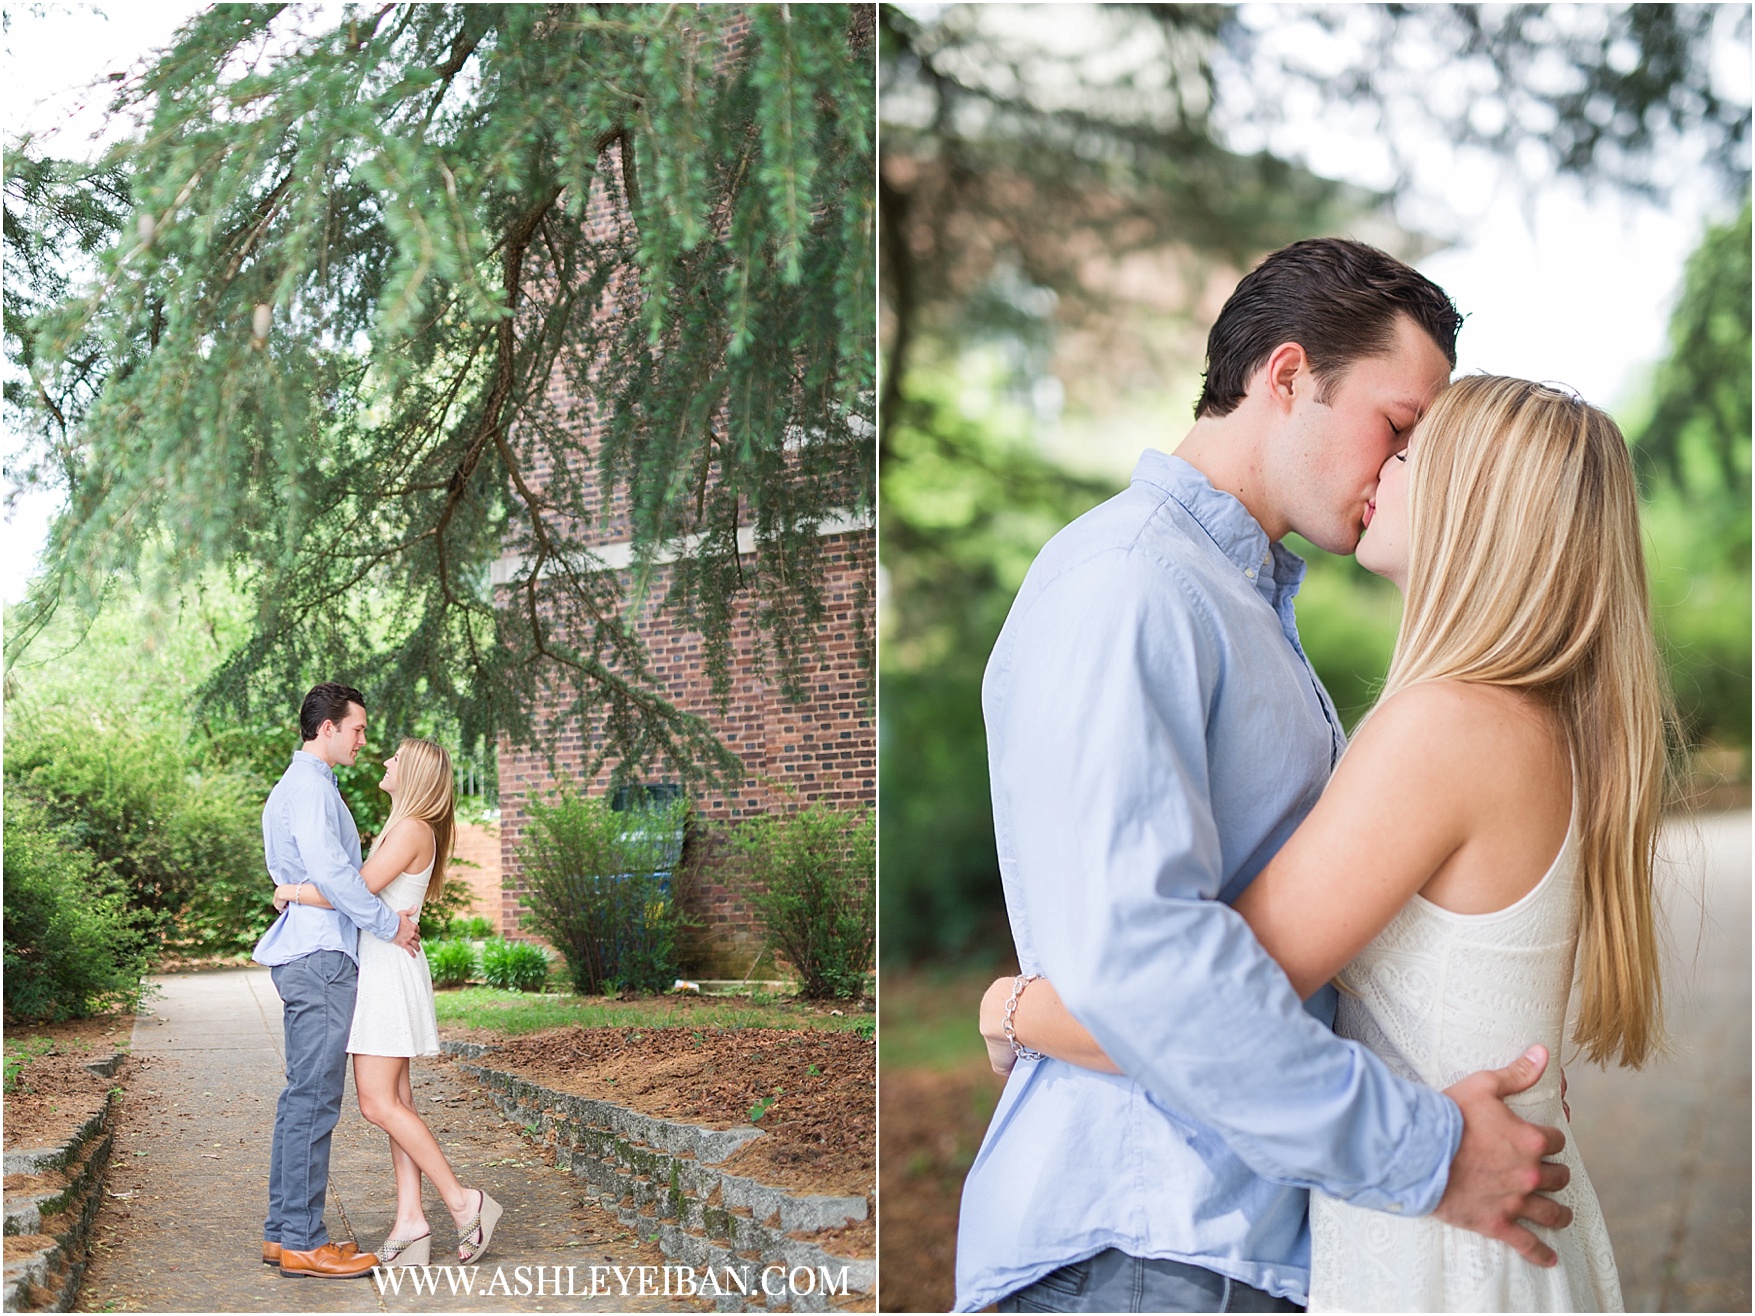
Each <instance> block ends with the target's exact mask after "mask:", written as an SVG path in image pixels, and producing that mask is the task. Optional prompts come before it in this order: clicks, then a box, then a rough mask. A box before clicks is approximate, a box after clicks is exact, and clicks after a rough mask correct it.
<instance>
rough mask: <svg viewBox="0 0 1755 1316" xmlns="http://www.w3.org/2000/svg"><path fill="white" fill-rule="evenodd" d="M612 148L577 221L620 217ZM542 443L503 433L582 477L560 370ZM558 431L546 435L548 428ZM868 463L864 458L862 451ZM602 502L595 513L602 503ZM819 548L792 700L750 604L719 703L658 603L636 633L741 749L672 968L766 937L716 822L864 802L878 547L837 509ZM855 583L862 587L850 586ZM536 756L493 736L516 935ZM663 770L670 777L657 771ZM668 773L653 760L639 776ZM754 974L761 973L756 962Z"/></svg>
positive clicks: (702, 967)
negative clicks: (799, 678)
mask: <svg viewBox="0 0 1755 1316" xmlns="http://www.w3.org/2000/svg"><path fill="white" fill-rule="evenodd" d="M617 150H619V148H618V147H611V148H610V150H609V151H608V152H607V153H606V155H605V158H604V160H603V161H602V167H601V168H600V171H599V179H600V181H599V184H598V186H597V188H596V190H594V192H593V195H592V197H591V199H590V203H589V205H588V208H587V217H588V221H589V222H591V223H592V224H594V225H601V226H604V227H605V228H606V229H607V228H611V227H613V226H616V225H621V224H625V223H626V222H627V220H626V212H625V208H624V207H623V206H622V203H621V198H620V193H619V190H618V189H619V183H618V181H617V180H618V179H619V176H620V169H619V161H618V160H616V158H615V154H616V152H617ZM547 407H548V415H547V416H545V418H544V424H543V426H542V429H543V431H544V432H545V433H546V434H547V435H548V436H550V437H549V438H548V439H547V440H546V446H545V441H544V440H541V439H537V438H535V437H533V431H530V430H526V431H524V432H522V433H521V432H520V431H519V430H518V429H517V428H516V427H515V428H514V432H513V436H512V437H513V440H514V442H515V443H517V444H519V446H520V447H521V449H522V451H523V453H524V456H525V461H526V463H527V465H526V470H528V471H529V472H530V473H531V475H532V476H533V478H535V479H537V480H544V481H546V480H547V479H548V478H550V477H552V475H553V473H554V472H555V470H556V469H557V467H556V464H557V463H558V462H560V463H565V464H566V467H567V469H568V470H569V471H570V472H572V473H574V474H575V475H578V476H580V477H581V478H583V479H591V478H592V475H591V474H588V473H591V472H594V471H595V462H594V457H595V454H596V452H597V449H598V443H599V439H600V435H601V432H602V431H601V424H600V421H599V420H598V418H597V417H596V416H595V415H594V413H593V408H592V405H591V403H590V402H589V401H588V400H584V399H580V398H578V397H576V396H575V395H574V394H573V393H572V392H571V391H570V390H569V389H568V388H567V386H566V384H565V383H564V381H563V380H561V379H560V378H558V377H557V378H556V379H555V380H554V381H552V382H551V384H550V387H549V389H548V393H547ZM557 434H558V435H562V436H564V437H563V438H562V439H561V440H560V441H558V442H557V441H556V440H555V438H554V437H553V436H555V435H557ZM874 462H875V456H874ZM586 501H587V504H588V512H589V519H590V523H591V525H592V529H591V530H590V531H589V532H588V533H587V534H586V536H585V537H586V539H587V542H588V544H589V546H590V548H591V551H592V553H593V554H594V556H595V557H596V558H597V559H598V561H599V562H601V563H603V564H605V566H606V567H607V568H608V569H610V570H613V571H615V572H616V575H617V578H618V581H619V584H620V586H621V591H622V595H623V598H624V600H625V601H627V600H628V596H629V593H630V586H631V584H632V576H633V572H632V570H631V565H630V564H631V560H632V553H631V548H630V545H629V542H628V540H629V531H628V525H627V520H626V517H625V515H624V514H623V512H622V510H621V509H620V508H618V507H616V506H615V505H613V504H611V505H610V506H609V507H608V508H607V509H605V507H604V505H603V503H602V502H601V498H600V495H599V496H596V497H592V496H589V494H588V497H587V500H586ZM606 510H607V515H605V514H604V513H605V511H606ZM819 533H820V534H821V536H822V546H823V550H824V554H823V556H824V562H825V567H826V570H825V575H824V581H823V590H822V598H823V603H824V608H825V612H826V619H825V620H824V622H823V623H822V624H821V625H819V627H818V628H817V635H818V640H819V643H820V648H819V651H818V652H817V653H816V654H815V655H814V656H813V657H812V658H811V659H810V660H809V661H808V662H807V664H806V666H805V673H804V675H805V680H804V682H803V684H804V686H805V696H806V697H805V699H804V700H803V701H802V702H798V703H794V702H792V701H791V700H789V699H788V698H787V697H786V696H785V695H784V694H783V693H781V691H780V690H779V689H778V688H777V686H776V685H775V684H773V683H771V682H769V681H767V680H764V679H763V678H762V677H761V676H759V675H758V674H757V672H756V670H755V664H754V663H753V661H752V657H753V654H754V650H755V645H756V630H755V625H754V622H753V619H752V613H753V607H754V605H753V604H746V605H744V606H743V607H742V608H741V609H740V611H739V612H738V613H737V615H736V617H735V621H734V625H733V631H732V653H733V659H732V684H731V691H730V696H729V700H728V701H727V703H726V708H725V711H724V712H721V711H720V707H719V700H718V699H717V698H716V697H715V696H714V694H713V691H712V688H711V683H710V681H709V679H708V676H707V674H706V671H705V665H704V662H703V657H702V648H703V646H702V641H701V637H700V636H699V635H698V634H697V633H695V632H694V631H692V630H690V629H689V628H688V627H687V625H686V624H685V623H683V622H682V621H681V620H679V619H678V618H676V617H674V616H672V615H671V614H670V613H669V612H667V611H664V610H662V609H654V610H649V611H646V612H645V613H644V614H643V615H642V617H641V619H640V620H639V622H638V623H637V630H638V632H639V635H640V638H641V639H642V640H643V641H644V642H645V644H646V645H647V650H648V653H649V654H650V657H651V666H652V671H653V674H654V677H655V679H656V680H657V681H658V682H659V683H660V685H661V687H662V689H663V692H664V693H665V694H666V696H667V697H668V698H669V699H670V700H671V701H672V702H673V703H674V704H675V705H676V706H678V707H679V708H681V709H682V710H684V711H686V712H690V713H694V714H697V715H699V716H700V717H702V718H704V719H705V720H706V721H707V722H708V723H709V724H710V725H711V726H712V727H713V729H714V730H715V731H716V732H717V733H718V734H719V736H720V737H721V739H722V740H723V741H724V742H725V743H726V744H727V745H728V746H729V747H730V748H731V750H732V751H733V752H734V753H736V754H737V755H738V756H739V758H740V759H741V760H742V762H743V765H744V768H745V772H746V776H745V778H744V780H743V781H742V782H741V783H739V784H738V786H737V788H736V789H733V790H723V791H719V792H716V793H713V794H710V795H699V794H697V795H696V796H695V798H694V801H693V802H694V806H695V814H696V819H697V822H698V823H699V824H700V826H699V827H698V829H697V834H696V836H695V837H694V839H693V840H692V841H691V846H692V850H691V853H690V855H689V856H686V857H685V864H687V865H688V866H689V867H690V869H691V871H692V872H694V873H696V874H697V875H698V876H697V880H696V881H694V882H693V883H692V884H691V886H692V894H691V896H690V897H689V899H690V902H691V904H692V906H693V908H692V910H691V912H692V913H693V914H694V915H695V916H696V917H697V918H698V919H699V920H700V921H701V923H702V926H701V927H700V928H699V929H698V930H697V931H696V932H695V933H694V934H693V935H691V936H690V937H689V938H688V939H687V940H686V941H685V942H684V946H683V952H684V967H685V969H686V970H687V971H688V972H689V973H690V974H691V975H692V976H699V977H703V978H743V977H746V976H748V975H749V974H750V972H751V970H752V968H753V967H754V965H755V961H756V958H757V955H758V953H759V952H760V951H761V949H762V947H763V944H764V941H765V938H764V934H763V932H762V931H761V929H760V927H759V926H758V925H757V924H756V922H755V921H754V919H753V916H752V911H751V910H750V909H749V908H748V906H747V905H746V904H745V903H744V902H743V901H742V900H741V899H740V898H739V897H738V895H737V894H736V891H735V875H734V874H733V872H732V871H731V869H730V867H729V865H728V861H727V859H726V857H725V856H724V854H723V833H724V830H725V828H726V827H727V826H728V825H729V824H733V823H735V822H736V821H737V820H738V819H740V818H744V817H747V816H750V815H752V814H755V813H762V812H769V811H773V810H776V809H782V808H792V807H796V806H797V805H798V804H803V803H808V802H811V801H818V800H821V801H828V802H831V803H833V804H835V805H836V806H838V807H842V808H849V809H851V808H856V807H859V806H870V805H875V803H876V785H877V737H876V720H875V708H874V707H873V704H872V696H873V693H874V690H875V682H874V681H873V680H872V679H871V678H872V673H871V672H870V671H869V670H868V669H867V668H866V667H865V666H864V665H863V664H862V662H861V655H860V643H859V635H860V631H861V617H860V613H861V611H863V614H864V615H863V631H864V634H866V635H867V636H875V598H876V570H877V566H876V564H877V554H876V546H875V532H874V531H873V529H872V528H871V525H870V522H869V519H866V520H859V519H855V518H853V517H851V516H850V515H847V514H845V513H843V514H840V515H832V516H830V517H828V518H827V519H825V521H824V522H822V523H821V525H820V527H819ZM738 547H739V550H740V555H741V557H740V560H741V561H742V562H744V563H746V564H748V563H752V562H753V557H752V556H751V555H753V553H754V550H755V543H754V538H753V535H752V534H751V532H750V531H749V530H748V529H745V530H744V531H743V532H741V535H740V539H739V545H738ZM523 572H524V563H523V561H522V559H520V558H518V557H516V556H512V555H508V556H506V557H504V558H502V559H501V561H500V562H498V563H497V564H496V565H495V567H494V573H493V582H494V586H495V594H496V601H497V602H501V603H503V602H505V600H506V598H507V592H508V590H509V589H510V588H511V586H512V583H513V582H515V581H517V580H519V579H521V578H522V575H523ZM667 576H668V569H666V568H661V569H660V571H659V579H656V580H655V581H652V582H650V588H649V589H648V591H647V594H646V598H647V600H649V601H650V603H651V604H655V603H656V601H657V600H660V599H662V598H663V597H664V594H665V590H666V588H667V587H668V585H669V581H668V579H666V578H665V577H667ZM862 585H863V587H862ZM556 708H557V706H556V705H550V706H549V707H545V708H539V709H538V710H537V717H538V721H539V724H547V723H548V722H549V721H550V720H551V719H552V718H553V716H554V715H555V712H556ZM591 737H592V729H591V728H590V727H589V726H585V725H575V726H567V727H563V728H562V731H561V734H560V737H559V741H558V748H557V752H556V755H555V760H556V765H557V767H558V770H559V774H563V775H565V776H567V777H569V778H570V779H571V780H572V781H573V782H575V783H577V782H579V781H581V780H582V779H583V776H584V771H585V768H586V767H587V765H588V764H589V763H590V761H591V759H592V758H593V757H594V754H593V752H592V751H593V748H594V747H593V745H592V743H590V742H591ZM556 775H557V774H556V773H554V772H551V770H550V766H549V760H548V757H547V755H545V754H544V753H542V752H539V751H526V750H514V749H513V748H512V747H511V746H510V744H509V743H506V742H502V743H501V745H500V747H499V805H500V811H501V814H500V828H499V831H500V836H499V842H500V867H501V872H502V875H503V878H504V889H503V892H502V893H501V896H500V900H499V904H498V907H497V908H496V907H495V906H494V905H492V904H489V905H488V907H487V908H486V909H484V910H482V911H481V912H484V913H486V914H487V915H488V916H489V917H496V916H497V920H498V922H499V924H500V926H501V928H502V930H503V931H504V932H505V933H507V934H508V935H526V934H524V933H523V930H522V929H521V927H520V913H521V907H520V892H521V890H522V887H521V876H522V875H521V871H520V866H519V858H518V856H519V850H520V846H521V843H522V841H523V837H524V832H525V828H526V825H527V821H528V801H529V800H530V798H531V797H532V796H533V795H534V796H538V797H541V796H544V795H546V794H547V793H548V792H550V791H551V790H552V789H553V788H554V786H555V784H556ZM668 779H672V780H674V778H673V777H672V778H668ZM664 780H667V778H666V776H665V775H664V773H663V770H662V769H661V770H660V775H659V776H657V777H648V778H647V779H646V781H645V783H644V784H654V783H655V782H661V781H664ZM609 787H610V780H609V772H608V770H607V769H606V770H604V771H600V772H599V773H597V774H596V775H595V777H594V779H592V780H591V781H590V782H589V783H588V787H587V792H586V793H587V794H590V795H603V794H605V793H607V791H608V790H609ZM756 976H758V977H760V976H763V975H762V974H760V973H758V974H757V975H756Z"/></svg>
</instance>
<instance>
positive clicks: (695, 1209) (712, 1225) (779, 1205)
mask: <svg viewBox="0 0 1755 1316" xmlns="http://www.w3.org/2000/svg"><path fill="white" fill-rule="evenodd" d="M441 1045H442V1046H443V1048H444V1049H445V1051H447V1052H448V1053H450V1054H452V1055H454V1056H457V1057H458V1059H459V1064H458V1066H457V1067H458V1068H459V1069H460V1070H462V1071H463V1072H464V1073H467V1074H471V1075H473V1076H474V1077H475V1078H476V1079H477V1080H479V1081H480V1082H481V1083H482V1085H483V1086H484V1087H485V1088H486V1089H487V1090H488V1093H489V1095H490V1096H491V1097H492V1098H493V1100H494V1102H495V1104H496V1105H498V1106H499V1108H500V1110H501V1111H502V1112H503V1113H504V1114H505V1115H507V1116H508V1117H509V1118H511V1119H513V1120H516V1121H517V1122H518V1123H520V1124H522V1125H524V1126H525V1128H527V1129H531V1130H533V1131H535V1132H537V1133H539V1134H540V1135H542V1136H543V1137H545V1138H548V1139H550V1140H552V1142H553V1143H554V1146H555V1151H556V1154H557V1157H560V1158H562V1159H561V1161H560V1162H559V1163H562V1164H567V1165H569V1166H570V1168H571V1169H572V1171H573V1176H574V1177H575V1178H576V1179H579V1180H582V1181H583V1182H584V1183H585V1184H586V1185H587V1186H588V1193H587V1195H588V1196H590V1197H593V1198H595V1199H596V1200H597V1202H598V1203H599V1205H601V1206H602V1207H603V1209H604V1210H606V1211H608V1212H610V1213H611V1214H612V1215H614V1216H615V1217H616V1218H617V1219H618V1220H620V1221H621V1222H622V1224H624V1225H627V1226H629V1227H631V1228H635V1229H638V1230H639V1231H640V1233H641V1234H643V1235H646V1236H648V1237H653V1236H655V1237H656V1239H657V1241H658V1245H659V1246H660V1247H661V1248H662V1249H663V1251H664V1254H665V1255H666V1256H667V1257H669V1258H671V1260H673V1261H675V1262H677V1263H679V1264H681V1265H686V1266H694V1267H696V1269H697V1270H701V1269H706V1268H709V1267H710V1268H711V1269H712V1270H713V1271H714V1272H715V1273H716V1274H717V1273H722V1272H723V1270H724V1269H725V1268H730V1269H731V1270H733V1271H738V1272H740V1273H748V1274H752V1275H753V1274H756V1273H758V1272H760V1271H761V1270H762V1268H763V1267H766V1266H771V1265H783V1266H785V1267H786V1268H787V1270H788V1271H792V1270H793V1269H795V1268H797V1267H804V1268H805V1269H807V1270H809V1271H811V1272H812V1273H813V1274H820V1273H821V1271H820V1268H822V1267H827V1268H828V1271H829V1273H830V1274H831V1275H832V1276H833V1277H834V1282H835V1284H836V1285H837V1286H839V1285H840V1283H841V1277H842V1275H843V1272H844V1273H845V1278H846V1287H847V1289H848V1290H849V1291H850V1292H851V1293H854V1294H869V1293H871V1292H873V1290H874V1289H875V1288H876V1283H877V1263H876V1261H874V1260H872V1259H870V1258H858V1257H842V1256H836V1255H834V1254H832V1253H830V1252H827V1251H825V1250H824V1249H823V1248H821V1247H820V1246H818V1245H817V1244H816V1243H814V1242H812V1241H810V1240H808V1239H800V1238H794V1237H792V1235H793V1234H800V1233H814V1232H816V1231H817V1230H822V1229H833V1228H836V1227H838V1226H840V1225H845V1224H849V1223H852V1222H856V1221H860V1220H864V1219H866V1218H867V1217H868V1216H869V1214H870V1210H871V1206H870V1203H869V1202H868V1201H867V1199H866V1198H864V1197H820V1196H797V1195H794V1194H792V1193H788V1192H786V1191H784V1190H782V1189H779V1188H773V1187H770V1186H768V1185H767V1184H762V1183H758V1182H757V1181H756V1180H754V1179H749V1178H745V1177H743V1176H741V1175H736V1174H731V1173H729V1172H727V1171H725V1170H721V1169H719V1168H717V1166H718V1164H719V1162H721V1161H724V1160H725V1159H726V1158H727V1157H728V1156H730V1155H731V1154H732V1153H733V1152H735V1151H738V1150H740V1149H741V1148H743V1147H746V1146H748V1145H749V1144H750V1143H752V1142H754V1141H755V1140H757V1139H758V1138H761V1137H764V1136H766V1135H764V1134H763V1133H762V1132H761V1130H759V1129H755V1128H748V1127H744V1128H731V1129H708V1128H702V1127H701V1126H699V1125H694V1124H679V1123H676V1122H674V1121H671V1120H664V1119H659V1118H657V1117H655V1116H651V1115H643V1114H641V1113H639V1112H638V1111H633V1110H629V1109H627V1108H626V1107H624V1106H617V1105H614V1104H612V1103H611V1102H607V1101H597V1100H593V1099H592V1098H589V1097H577V1096H573V1095H571V1094H570V1093H565V1092H556V1091H554V1090H553V1089H552V1088H545V1087H542V1086H540V1085H539V1084H536V1083H532V1082H530V1081H529V1080H527V1079H522V1078H519V1077H518V1076H517V1075H516V1074H508V1073H504V1072H502V1071H499V1070H496V1069H492V1068H490V1067H489V1066H487V1065H485V1064H480V1063H476V1062H478V1061H481V1060H483V1059H487V1058H491V1055H492V1050H493V1049H492V1048H491V1047H484V1046H481V1045H479V1044H476V1043H472V1042H449V1041H447V1042H443V1043H441ZM749 1287H751V1288H753V1289H755V1290H756V1293H755V1295H754V1296H753V1298H752V1299H750V1300H745V1299H743V1298H741V1297H740V1296H738V1295H736V1294H730V1295H725V1296H722V1297H721V1298H720V1299H719V1300H718V1306H719V1309H720V1310H721V1311H743V1310H749V1309H751V1307H752V1306H760V1309H762V1310H783V1309H785V1308H784V1306H783V1305H777V1304H781V1303H783V1302H784V1299H769V1300H767V1305H761V1304H763V1302H764V1299H763V1298H762V1296H761V1295H760V1290H759V1285H750V1286H749ZM830 1302H831V1300H830V1299H828V1298H826V1297H825V1296H824V1295H823V1294H822V1293H820V1292H819V1293H815V1294H800V1295H798V1296H796V1297H793V1298H792V1299H791V1305H790V1309H791V1310H794V1311H826V1310H828V1309H829V1307H830Z"/></svg>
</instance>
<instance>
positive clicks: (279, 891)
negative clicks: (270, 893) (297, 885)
mask: <svg viewBox="0 0 1755 1316" xmlns="http://www.w3.org/2000/svg"><path fill="white" fill-rule="evenodd" d="M290 904H292V888H291V887H290V886H288V885H287V884H286V883H285V882H282V883H281V884H280V885H279V886H277V887H275V888H274V912H275V913H276V914H284V913H285V912H286V907H287V906H288V905H290Z"/></svg>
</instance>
